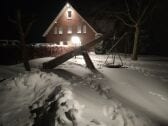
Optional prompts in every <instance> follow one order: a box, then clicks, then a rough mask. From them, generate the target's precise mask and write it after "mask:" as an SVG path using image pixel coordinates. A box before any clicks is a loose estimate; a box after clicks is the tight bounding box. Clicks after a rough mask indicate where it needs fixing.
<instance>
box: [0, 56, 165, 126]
mask: <svg viewBox="0 0 168 126" xmlns="http://www.w3.org/2000/svg"><path fill="white" fill-rule="evenodd" d="M90 56H91V58H92V60H93V62H94V65H95V66H96V68H97V69H98V71H99V74H94V73H92V72H91V71H90V70H89V69H87V68H86V67H85V63H84V60H83V57H82V56H77V58H72V59H70V60H69V61H67V62H65V63H64V64H62V65H60V66H58V67H57V68H55V69H52V70H48V71H45V72H41V71H40V70H38V68H41V66H42V62H45V61H48V60H50V59H52V57H51V58H41V59H35V60H32V61H31V66H32V67H33V71H32V72H24V69H23V66H22V65H20V64H18V65H14V66H0V79H1V80H3V79H5V80H4V81H2V82H1V83H0V100H1V104H0V123H2V124H3V126H26V125H32V123H33V121H32V115H31V114H30V111H29V109H28V108H29V106H32V107H33V108H37V107H39V106H42V105H44V104H45V100H46V99H47V98H48V96H49V95H50V94H51V93H52V92H53V91H54V89H55V88H56V87H57V86H59V85H61V87H62V88H61V91H59V92H57V93H56V95H55V100H56V101H57V104H58V106H59V107H58V110H56V111H55V113H56V117H55V126H62V125H64V126H72V121H71V120H70V119H69V118H68V117H67V116H66V114H65V113H66V112H70V111H71V110H72V111H71V112H72V115H73V116H74V117H75V118H76V120H77V125H78V126H159V124H158V121H168V109H167V106H168V87H167V85H166V84H167V75H168V71H167V68H168V65H167V62H161V61H157V62H155V61H150V58H146V59H147V60H144V59H140V61H137V62H135V61H131V60H130V59H128V58H127V59H124V58H123V59H124V65H125V66H128V68H118V69H112V68H107V67H104V66H103V64H104V61H105V59H106V55H95V54H94V53H90ZM157 58H158V59H159V57H157ZM151 59H153V58H151ZM148 60H149V61H148ZM109 62H110V61H109ZM117 62H118V63H119V60H117ZM153 66H154V67H153ZM158 72H160V74H158V75H159V76H160V77H158V76H157V73H158ZM147 73H148V74H147ZM62 94H63V96H62ZM61 103H62V104H63V103H66V106H62V105H61ZM58 118H59V119H61V120H62V121H61V123H60V122H58Z"/></svg>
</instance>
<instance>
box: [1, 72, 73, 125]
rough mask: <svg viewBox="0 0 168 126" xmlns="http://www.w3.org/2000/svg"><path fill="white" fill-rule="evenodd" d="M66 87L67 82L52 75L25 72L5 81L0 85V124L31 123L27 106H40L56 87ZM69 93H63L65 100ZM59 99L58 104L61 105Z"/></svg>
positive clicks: (33, 107) (34, 107)
mask: <svg viewBox="0 0 168 126" xmlns="http://www.w3.org/2000/svg"><path fill="white" fill-rule="evenodd" d="M59 85H61V86H64V87H68V85H69V82H67V81H65V80H64V79H62V78H60V77H58V76H57V75H55V74H53V73H45V72H41V71H34V72H26V73H24V74H19V75H18V76H17V77H15V78H11V79H8V80H5V81H3V82H2V83H1V85H0V101H1V104H0V123H2V125H5V126H24V125H28V124H29V123H30V122H32V120H31V118H30V116H31V115H30V112H29V111H30V110H29V106H31V105H32V109H36V108H38V107H40V106H42V105H43V104H44V102H45V100H46V99H48V96H50V94H51V93H52V92H53V91H54V90H55V87H57V86H59ZM69 94H70V93H68V91H66V90H65V91H64V95H65V96H66V97H65V98H69V97H70V96H69ZM61 100H63V99H60V100H59V101H60V103H61Z"/></svg>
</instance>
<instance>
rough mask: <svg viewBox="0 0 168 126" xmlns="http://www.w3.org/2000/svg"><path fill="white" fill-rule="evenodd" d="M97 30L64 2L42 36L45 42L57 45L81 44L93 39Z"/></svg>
mask: <svg viewBox="0 0 168 126" xmlns="http://www.w3.org/2000/svg"><path fill="white" fill-rule="evenodd" d="M96 34H97V32H96V31H95V30H94V29H93V28H92V27H91V26H90V25H89V23H88V22H87V21H86V20H85V19H84V18H83V17H82V16H81V15H80V14H79V13H78V12H77V11H76V10H75V9H74V8H73V7H72V5H70V4H69V3H66V4H65V6H64V7H63V9H62V10H61V11H60V13H59V14H58V16H57V17H56V18H55V19H54V20H53V22H52V23H51V24H50V26H49V27H48V28H47V30H46V31H45V32H44V34H43V37H45V38H46V42H47V43H54V44H57V45H66V46H76V44H77V45H83V44H84V43H88V42H90V41H92V40H94V39H95V36H96Z"/></svg>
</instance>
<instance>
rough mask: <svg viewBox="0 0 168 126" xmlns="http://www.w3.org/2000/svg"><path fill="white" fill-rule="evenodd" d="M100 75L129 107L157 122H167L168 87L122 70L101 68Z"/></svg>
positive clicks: (138, 74)
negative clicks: (101, 74) (150, 116)
mask: <svg viewBox="0 0 168 126" xmlns="http://www.w3.org/2000/svg"><path fill="white" fill-rule="evenodd" d="M102 73H103V75H105V77H106V78H107V79H108V80H109V82H108V83H109V84H111V87H112V90H113V91H114V92H115V93H116V94H118V95H119V96H120V97H122V100H123V99H124V100H125V102H127V104H129V105H130V106H131V107H136V108H134V109H139V110H141V111H142V112H145V113H146V114H149V115H152V116H154V118H155V119H157V118H158V121H159V120H160V119H163V120H164V121H167V120H168V109H167V106H168V87H167V85H166V84H165V83H161V82H160V81H158V80H155V79H153V78H150V77H145V76H144V75H143V74H141V73H139V72H137V71H132V70H128V69H122V68H121V69H107V68H103V70H102ZM128 101H129V102H128Z"/></svg>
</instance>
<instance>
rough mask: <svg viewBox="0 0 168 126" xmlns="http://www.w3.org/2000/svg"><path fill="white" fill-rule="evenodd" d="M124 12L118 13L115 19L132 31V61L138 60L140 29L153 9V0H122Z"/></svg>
mask: <svg viewBox="0 0 168 126" xmlns="http://www.w3.org/2000/svg"><path fill="white" fill-rule="evenodd" d="M124 1H125V8H126V12H118V13H116V14H115V17H116V18H117V19H118V20H120V21H121V22H123V24H124V25H126V26H128V27H130V28H133V29H134V44H133V51H132V60H137V59H138V45H139V36H140V29H141V26H142V24H143V23H144V22H145V21H146V20H147V18H148V16H149V14H150V13H151V12H152V11H153V9H154V0H124Z"/></svg>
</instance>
